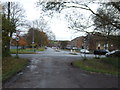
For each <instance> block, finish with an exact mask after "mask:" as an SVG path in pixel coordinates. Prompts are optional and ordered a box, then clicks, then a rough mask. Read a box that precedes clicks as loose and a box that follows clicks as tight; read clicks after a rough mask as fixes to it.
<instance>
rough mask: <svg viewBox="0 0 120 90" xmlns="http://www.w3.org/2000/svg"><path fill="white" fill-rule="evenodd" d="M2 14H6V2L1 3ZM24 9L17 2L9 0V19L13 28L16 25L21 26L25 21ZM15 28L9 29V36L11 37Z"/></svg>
mask: <svg viewBox="0 0 120 90" xmlns="http://www.w3.org/2000/svg"><path fill="white" fill-rule="evenodd" d="M3 14H5V15H7V14H8V2H6V3H3ZM24 14H25V11H24V9H23V8H22V5H20V3H17V2H10V20H11V22H12V24H13V26H14V27H15V29H16V28H17V27H18V26H23V25H24V23H25V19H24V18H25V15H24ZM15 29H11V30H10V37H12V34H13V32H15V31H16V30H15Z"/></svg>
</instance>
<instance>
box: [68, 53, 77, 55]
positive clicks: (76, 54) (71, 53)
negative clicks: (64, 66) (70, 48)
mask: <svg viewBox="0 0 120 90" xmlns="http://www.w3.org/2000/svg"><path fill="white" fill-rule="evenodd" d="M69 54H72V55H78V54H77V53H69Z"/></svg>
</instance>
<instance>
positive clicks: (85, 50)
mask: <svg viewBox="0 0 120 90" xmlns="http://www.w3.org/2000/svg"><path fill="white" fill-rule="evenodd" d="M80 52H81V53H90V51H88V50H87V49H81V50H80Z"/></svg>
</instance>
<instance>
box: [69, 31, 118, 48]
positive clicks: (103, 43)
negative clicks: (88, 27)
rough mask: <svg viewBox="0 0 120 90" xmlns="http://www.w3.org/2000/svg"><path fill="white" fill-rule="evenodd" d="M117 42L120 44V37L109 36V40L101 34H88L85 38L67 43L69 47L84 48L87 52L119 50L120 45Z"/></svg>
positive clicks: (81, 37) (78, 38)
mask: <svg viewBox="0 0 120 90" xmlns="http://www.w3.org/2000/svg"><path fill="white" fill-rule="evenodd" d="M118 41H119V42H120V36H112V35H111V36H109V39H107V37H106V36H104V35H102V34H101V33H89V34H88V35H87V36H80V37H77V38H75V39H73V40H71V42H69V46H74V47H77V48H86V49H89V50H96V49H108V50H115V49H119V48H120V43H119V42H118Z"/></svg>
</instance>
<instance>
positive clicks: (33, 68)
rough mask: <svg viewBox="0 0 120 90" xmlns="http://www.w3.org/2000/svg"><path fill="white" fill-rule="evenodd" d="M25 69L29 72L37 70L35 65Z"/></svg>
mask: <svg viewBox="0 0 120 90" xmlns="http://www.w3.org/2000/svg"><path fill="white" fill-rule="evenodd" d="M27 67H28V68H29V69H30V71H34V70H35V69H36V68H37V66H36V65H30V66H27Z"/></svg>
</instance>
